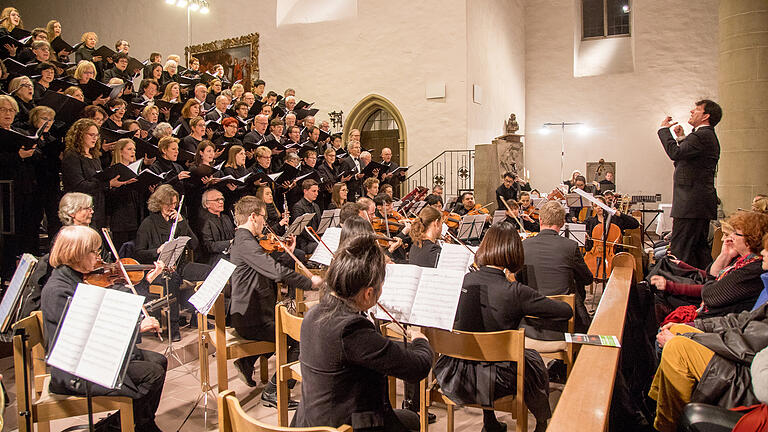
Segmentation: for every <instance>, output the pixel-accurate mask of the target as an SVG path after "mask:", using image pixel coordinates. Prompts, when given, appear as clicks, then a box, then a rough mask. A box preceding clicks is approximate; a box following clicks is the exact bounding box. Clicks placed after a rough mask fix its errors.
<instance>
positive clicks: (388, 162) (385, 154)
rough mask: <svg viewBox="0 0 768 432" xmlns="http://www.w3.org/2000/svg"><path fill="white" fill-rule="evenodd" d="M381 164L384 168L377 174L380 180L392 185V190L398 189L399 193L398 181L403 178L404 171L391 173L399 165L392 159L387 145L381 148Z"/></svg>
mask: <svg viewBox="0 0 768 432" xmlns="http://www.w3.org/2000/svg"><path fill="white" fill-rule="evenodd" d="M381 164H382V165H384V169H383V170H382V172H381V175H380V176H379V177H380V178H381V182H382V183H386V184H390V185H392V189H393V191H398V194H399V192H400V183H401V182H402V181H403V180H405V172H400V173H398V174H392V172H393V171H394V170H396V169H397V168H399V167H400V165H398V164H397V162H395V161H393V160H392V150H391V149H390V148H389V147H384V148H383V149H381Z"/></svg>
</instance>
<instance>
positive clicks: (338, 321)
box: [291, 235, 433, 431]
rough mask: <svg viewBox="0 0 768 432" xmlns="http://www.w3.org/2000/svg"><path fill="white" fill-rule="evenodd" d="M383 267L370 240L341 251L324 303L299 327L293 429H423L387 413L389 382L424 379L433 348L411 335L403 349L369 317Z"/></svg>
mask: <svg viewBox="0 0 768 432" xmlns="http://www.w3.org/2000/svg"><path fill="white" fill-rule="evenodd" d="M385 267H386V265H385V255H384V253H383V252H382V250H381V248H380V247H379V246H378V245H377V243H376V240H375V237H374V236H373V235H365V236H360V237H357V238H352V239H350V240H348V241H346V242H345V243H344V244H343V245H342V246H341V247H340V248H339V250H337V251H336V254H335V258H334V260H333V261H332V262H331V266H330V267H329V268H328V274H327V276H326V281H327V282H326V285H325V292H324V293H323V295H322V297H321V299H320V303H319V304H318V305H316V306H315V307H313V308H311V309H310V310H309V312H307V314H306V315H305V317H304V321H303V323H302V325H301V341H302V342H301V344H302V347H301V354H300V355H299V360H300V362H301V376H302V383H301V394H302V397H301V402H300V403H299V408H298V410H297V411H296V415H295V416H294V418H293V423H292V424H291V425H292V426H299V427H311V426H321V425H324V426H332V427H338V426H341V425H342V424H348V425H351V426H352V428H354V429H355V430H356V431H368V430H386V431H407V430H418V429H419V424H418V416H417V415H416V414H414V413H413V412H411V411H407V410H393V409H392V407H391V406H390V405H389V400H388V398H387V376H392V377H396V378H400V379H403V380H406V381H412V382H413V381H419V380H421V379H423V378H424V377H426V376H427V374H429V371H430V367H431V364H432V356H433V352H432V349H431V348H430V346H429V342H428V341H427V339H426V338H425V337H424V335H423V334H422V333H421V332H420V331H418V330H416V328H414V327H408V336H409V337H410V339H411V342H410V343H409V344H408V345H407V346H404V345H403V344H401V343H399V342H395V341H394V340H392V339H389V338H387V337H385V336H383V335H381V333H379V331H378V329H377V328H376V325H375V324H374V323H373V322H372V321H370V320H369V319H368V318H367V317H366V316H365V312H366V311H367V310H368V309H370V308H372V307H373V306H375V305H376V303H377V301H378V299H379V297H380V296H381V292H382V285H383V283H384V274H385V273H386V270H385Z"/></svg>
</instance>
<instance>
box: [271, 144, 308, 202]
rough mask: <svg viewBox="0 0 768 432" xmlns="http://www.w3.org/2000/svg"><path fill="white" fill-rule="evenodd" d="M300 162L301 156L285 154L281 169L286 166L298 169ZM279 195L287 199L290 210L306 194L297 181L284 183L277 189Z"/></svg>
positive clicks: (291, 153) (292, 153)
mask: <svg viewBox="0 0 768 432" xmlns="http://www.w3.org/2000/svg"><path fill="white" fill-rule="evenodd" d="M300 162H301V159H299V155H298V154H296V152H285V161H284V162H283V166H282V167H281V169H282V168H284V167H285V166H286V165H290V166H292V167H294V168H298V167H299V163H300ZM277 193H278V194H281V195H282V196H283V197H284V198H285V202H286V204H287V205H288V208H293V206H294V205H295V204H296V202H298V201H299V200H300V199H301V197H302V196H303V194H304V192H303V191H302V190H301V185H300V184H299V183H298V182H297V181H296V180H295V179H294V180H290V181H284V182H283V183H282V184H281V185H279V187H278V188H277Z"/></svg>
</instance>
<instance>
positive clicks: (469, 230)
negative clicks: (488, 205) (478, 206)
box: [458, 214, 488, 241]
mask: <svg viewBox="0 0 768 432" xmlns="http://www.w3.org/2000/svg"><path fill="white" fill-rule="evenodd" d="M487 218H488V215H486V214H479V215H464V216H463V217H462V218H461V222H460V223H459V235H458V238H459V240H464V241H473V240H480V237H481V236H482V234H483V228H484V227H485V221H486V219H487Z"/></svg>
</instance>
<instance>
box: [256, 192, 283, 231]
mask: <svg viewBox="0 0 768 432" xmlns="http://www.w3.org/2000/svg"><path fill="white" fill-rule="evenodd" d="M255 196H256V198H258V199H260V200H262V201H263V202H264V205H265V206H266V207H267V216H266V224H267V226H268V227H269V228H270V229H271V230H272V231H274V232H275V234H277V235H283V234H285V230H286V229H287V228H288V226H289V225H290V224H291V212H289V211H287V210H286V211H284V212H281V211H280V209H278V207H277V204H275V197H274V195H273V194H272V189H270V188H269V187H267V186H262V187H260V188H258V189H257V190H256V194H255Z"/></svg>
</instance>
